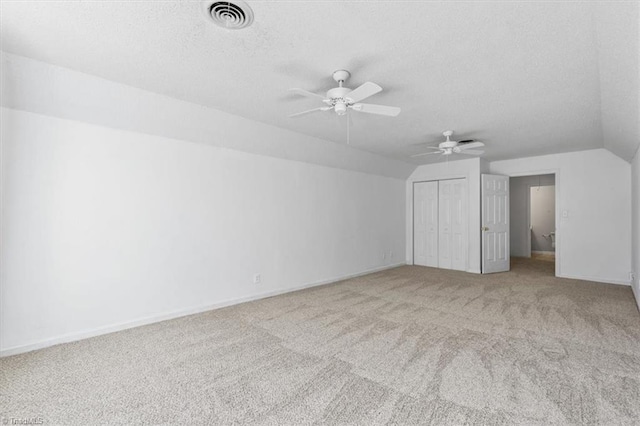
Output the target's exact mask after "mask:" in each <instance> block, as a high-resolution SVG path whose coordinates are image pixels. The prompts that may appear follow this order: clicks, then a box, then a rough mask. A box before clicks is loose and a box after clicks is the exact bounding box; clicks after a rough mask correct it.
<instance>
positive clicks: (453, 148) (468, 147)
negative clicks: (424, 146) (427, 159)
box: [412, 130, 484, 157]
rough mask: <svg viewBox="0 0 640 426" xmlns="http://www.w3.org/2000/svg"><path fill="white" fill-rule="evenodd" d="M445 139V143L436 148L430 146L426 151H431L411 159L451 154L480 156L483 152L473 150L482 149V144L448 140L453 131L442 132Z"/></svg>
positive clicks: (472, 141)
mask: <svg viewBox="0 0 640 426" xmlns="http://www.w3.org/2000/svg"><path fill="white" fill-rule="evenodd" d="M442 134H443V135H444V136H445V137H446V138H447V140H446V141H444V142H441V143H440V144H439V145H438V146H430V147H428V149H431V150H432V151H428V152H423V153H420V154H415V155H412V157H422V156H423V155H435V154H439V155H451V154H464V155H482V154H484V151H482V150H480V149H474V148H482V147H483V146H484V144H483V143H482V142H480V141H476V140H474V139H467V140H464V141H452V140H451V139H450V138H451V136H452V135H453V130H447V131H445V132H442Z"/></svg>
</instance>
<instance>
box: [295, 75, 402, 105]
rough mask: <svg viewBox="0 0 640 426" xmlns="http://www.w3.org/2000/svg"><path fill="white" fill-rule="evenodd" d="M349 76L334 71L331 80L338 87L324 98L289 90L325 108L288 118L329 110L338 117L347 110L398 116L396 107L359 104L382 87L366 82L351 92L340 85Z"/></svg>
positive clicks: (305, 91) (307, 92) (302, 90)
mask: <svg viewBox="0 0 640 426" xmlns="http://www.w3.org/2000/svg"><path fill="white" fill-rule="evenodd" d="M350 76H351V73H350V72H349V71H346V70H338V71H335V72H334V73H333V79H334V80H335V81H336V82H337V83H338V87H335V88H333V89H330V90H329V91H328V92H327V94H326V96H324V95H321V94H319V93H313V92H309V91H307V90H304V89H289V91H290V92H292V93H296V94H298V95H301V96H306V97H308V98H316V99H320V100H322V102H324V103H325V104H326V106H323V107H319V108H314V109H310V110H308V111H302V112H298V113H296V114H292V115H290V116H289V117H298V116H300V115H304V114H309V113H311V112H318V111H329V110H333V111H335V113H336V114H338V115H345V114H346V113H347V110H349V109H352V110H354V111H358V112H364V113H367V114H379V115H388V116H391V117H395V116H396V115H398V114H400V108H398V107H392V106H386V105H374V104H363V103H360V101H362V100H364V99H366V98H368V97H369V96H373V95H375V94H376V93H378V92H380V91H382V87H380V86H378V85H377V84H375V83H372V82H370V81H367V82H366V83H364V84H362V85H360V86H359V87H358V88H356V89H353V90H351V89H349V88H348V87H343V86H342V85H343V84H344V82H345V81H346V80H347V79H348V78H349V77H350Z"/></svg>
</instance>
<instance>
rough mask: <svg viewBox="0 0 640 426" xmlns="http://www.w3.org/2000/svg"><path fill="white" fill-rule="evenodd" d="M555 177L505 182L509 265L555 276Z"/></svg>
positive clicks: (547, 175) (530, 177)
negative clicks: (507, 199)
mask: <svg viewBox="0 0 640 426" xmlns="http://www.w3.org/2000/svg"><path fill="white" fill-rule="evenodd" d="M555 185H556V181H555V174H543V175H534V176H519V177H512V178H511V179H510V182H509V200H510V201H509V209H510V211H509V216H510V219H511V222H510V229H509V231H510V241H509V242H510V256H511V264H512V265H515V264H517V265H519V266H527V267H528V268H531V269H534V270H536V271H539V272H540V273H541V274H544V275H555V270H556V268H555V261H556V255H555V254H556V186H555Z"/></svg>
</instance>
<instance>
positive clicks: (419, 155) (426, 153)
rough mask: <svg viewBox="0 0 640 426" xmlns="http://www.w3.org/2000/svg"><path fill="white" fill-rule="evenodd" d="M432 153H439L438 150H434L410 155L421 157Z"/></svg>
mask: <svg viewBox="0 0 640 426" xmlns="http://www.w3.org/2000/svg"><path fill="white" fill-rule="evenodd" d="M433 154H441V152H440V151H436V152H423V153H422V154H414V155H412V157H422V156H423V155H433Z"/></svg>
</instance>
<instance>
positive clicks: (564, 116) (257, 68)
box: [0, 0, 640, 162]
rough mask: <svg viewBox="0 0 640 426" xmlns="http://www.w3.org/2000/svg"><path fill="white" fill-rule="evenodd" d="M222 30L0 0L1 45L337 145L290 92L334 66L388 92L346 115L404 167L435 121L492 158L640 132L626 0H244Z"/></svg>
mask: <svg viewBox="0 0 640 426" xmlns="http://www.w3.org/2000/svg"><path fill="white" fill-rule="evenodd" d="M247 3H248V4H249V5H250V6H251V7H252V8H253V11H254V13H255V21H254V23H253V25H252V26H250V27H248V28H246V29H244V30H237V31H229V30H225V29H221V28H219V27H216V26H214V25H212V24H211V23H210V22H208V21H207V20H206V19H205V18H204V14H203V12H202V9H201V5H200V3H199V2H197V1H195V2H194V1H174V2H171V1H167V2H165V1H163V2H112V1H92V2H75V1H17V2H8V1H3V2H2V3H1V5H2V6H1V7H2V10H1V22H0V23H1V28H2V33H1V36H2V44H1V48H2V50H4V51H7V52H10V53H14V54H17V55H22V56H26V57H29V58H33V59H37V60H40V61H44V62H48V63H52V64H55V65H60V66H63V67H67V68H70V69H73V70H77V71H81V72H84V73H88V74H92V75H95V76H99V77H103V78H105V79H108V80H112V81H116V82H120V83H124V84H127V85H131V86H134V87H138V88H142V89H145V90H149V91H152V92H156V93H160V94H164V95H168V96H170V97H174V98H177V99H181V100H185V101H189V102H193V103H196V104H200V105H204V106H208V107H211V108H215V109H219V110H223V111H226V112H229V113H232V114H236V115H240V116H242V117H246V118H248V119H251V120H255V121H259V122H263V123H266V124H270V125H274V126H277V127H281V128H284V129H288V130H291V131H294V132H298V133H302V134H306V135H310V136H313V137H317V138H321V139H324V140H328V141H333V142H337V143H345V141H346V138H347V134H346V132H347V129H346V120H345V119H343V118H341V117H337V116H335V114H332V113H331V112H325V113H318V114H310V115H306V116H303V117H299V118H296V119H292V118H289V117H288V115H289V114H291V113H294V112H298V111H302V110H305V109H310V108H313V107H316V106H318V105H317V104H316V103H314V100H313V99H308V98H296V97H293V96H290V95H288V94H287V89H288V88H291V87H301V88H305V89H308V90H312V91H317V92H324V91H326V90H327V89H329V88H331V87H333V86H334V85H335V83H334V82H333V80H332V79H331V73H332V71H334V70H336V69H341V68H346V69H348V70H349V71H351V73H352V78H351V79H350V80H349V81H348V83H347V86H350V87H355V86H357V85H359V84H361V83H363V82H365V81H374V82H376V83H378V84H380V85H381V86H382V87H383V88H384V91H383V92H381V93H379V94H377V95H375V96H373V97H371V98H370V99H369V100H368V101H370V102H371V103H378V104H386V105H396V106H400V107H402V113H401V114H400V115H399V116H398V117H396V118H390V117H381V116H372V115H366V114H358V113H354V114H352V115H353V117H352V118H353V125H352V126H351V132H350V138H351V143H352V144H353V146H355V147H357V148H359V149H361V150H365V151H369V152H372V153H377V154H381V155H384V156H387V157H391V158H395V159H399V160H403V161H414V162H429V161H439V159H437V158H435V159H434V158H433V157H437V156H427V157H420V158H411V155H412V154H415V153H418V152H421V151H422V150H423V148H424V146H426V145H427V144H433V143H435V142H437V141H438V140H439V139H440V134H441V132H442V131H443V130H446V129H453V130H455V131H456V134H457V135H458V136H459V137H463V138H469V137H473V138H478V139H481V140H483V141H484V142H485V143H486V150H485V151H486V155H485V158H486V159H487V160H489V161H493V160H501V159H509V158H518V157H526V156H533V155H542V154H552V153H559V152H569V151H577V150H584V149H591V148H600V147H605V148H608V149H609V150H611V151H612V152H614V153H615V154H617V155H619V156H620V157H622V158H624V159H626V160H630V159H631V158H632V157H633V154H634V152H635V151H636V149H637V147H638V143H639V141H640V134H639V129H640V123H639V117H640V114H639V109H638V98H639V89H640V87H639V85H638V81H639V78H640V72H639V67H638V62H639V57H638V56H639V43H638V38H639V36H638V22H639V21H640V13H639V8H638V3H637V2H607V3H605V2H602V3H595V2H575V1H571V2H482V1H474V2H401V1H388V2H385V1H344V2H326V1H304V2H267V1H251V0H248V2H247Z"/></svg>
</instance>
